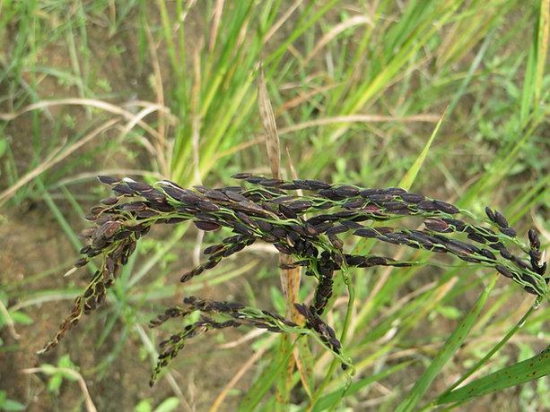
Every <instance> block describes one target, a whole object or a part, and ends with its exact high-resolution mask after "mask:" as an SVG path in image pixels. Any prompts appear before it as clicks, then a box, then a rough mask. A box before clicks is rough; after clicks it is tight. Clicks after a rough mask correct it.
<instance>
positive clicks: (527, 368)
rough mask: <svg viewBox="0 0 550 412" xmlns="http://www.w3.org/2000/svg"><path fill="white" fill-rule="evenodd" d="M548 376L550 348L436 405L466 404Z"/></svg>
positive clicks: (469, 385)
mask: <svg viewBox="0 0 550 412" xmlns="http://www.w3.org/2000/svg"><path fill="white" fill-rule="evenodd" d="M548 375H550V348H547V349H546V350H544V351H543V352H542V353H540V354H538V355H536V356H533V357H532V358H529V359H526V360H524V361H522V362H518V363H516V364H515V365H512V366H508V367H507V368H504V369H500V370H498V371H496V372H494V373H492V374H490V375H487V376H484V377H483V378H480V379H477V380H475V381H473V382H470V383H469V384H467V385H465V386H463V387H461V388H459V389H456V390H454V391H452V392H450V393H448V394H446V395H443V396H441V397H440V398H438V399H437V400H436V404H438V405H441V404H444V403H450V402H464V401H467V400H470V399H473V398H476V397H478V396H483V395H487V394H489V393H492V392H496V391H500V390H503V389H505V388H510V387H512V386H516V385H521V384H523V383H527V382H531V381H534V380H536V379H539V378H542V377H544V376H548Z"/></svg>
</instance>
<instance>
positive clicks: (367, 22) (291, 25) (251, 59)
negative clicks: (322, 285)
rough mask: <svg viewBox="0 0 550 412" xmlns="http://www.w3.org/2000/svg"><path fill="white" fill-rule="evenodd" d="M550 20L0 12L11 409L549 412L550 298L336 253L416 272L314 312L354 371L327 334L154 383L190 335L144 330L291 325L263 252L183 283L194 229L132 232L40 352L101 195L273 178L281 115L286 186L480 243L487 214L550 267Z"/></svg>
mask: <svg viewBox="0 0 550 412" xmlns="http://www.w3.org/2000/svg"><path fill="white" fill-rule="evenodd" d="M549 26H550V1H549V0H533V1H520V0H494V1H479V0H470V1H461V0H443V1H432V0H428V1H415V0H410V1H401V2H394V1H388V0H378V1H369V2H354V1H340V0H320V1H302V0H296V1H282V0H279V1H277V0H266V1H262V2H258V1H253V0H242V1H238V2H236V1H235V2H226V1H223V0H218V1H213V0H212V1H210V0H204V1H196V0H195V1H193V0H191V1H183V0H174V1H167V0H156V1H154V2H152V1H145V0H128V1H126V2H115V1H113V0H89V1H81V0H79V1H73V2H69V1H66V0H41V1H38V0H32V1H25V2H23V1H15V0H14V1H9V0H0V263H1V264H2V269H1V270H0V410H32V411H35V410H36V411H40V410H44V411H52V410H59V411H67V410H88V411H93V410H99V411H110V410H135V411H139V412H145V411H158V412H161V411H171V410H184V411H191V410H197V411H206V410H208V411H231V410H242V411H264V410H266V411H271V410H280V411H286V410H289V411H323V410H335V411H393V410H400V411H416V410H426V411H427V410H448V409H453V408H456V409H457V410H464V411H467V410H488V408H489V409H492V410H503V411H520V410H521V411H538V410H545V409H548V408H550V381H549V380H548V376H547V375H549V374H550V359H549V357H548V351H547V350H548V349H549V345H550V327H549V321H548V319H550V304H549V303H550V302H549V299H548V296H547V297H546V298H545V299H542V302H536V299H535V297H534V296H533V295H530V294H528V293H525V291H524V290H523V289H522V288H521V287H520V286H518V285H517V284H515V283H512V282H511V281H509V279H505V278H504V277H503V276H499V275H498V274H497V272H496V271H494V270H491V269H488V268H487V267H482V266H480V265H475V264H471V263H466V262H463V261H461V260H459V259H453V258H450V257H448V256H445V257H444V258H441V257H439V256H434V255H433V254H429V253H427V252H420V251H416V250H411V249H409V248H405V247H402V246H398V245H374V244H373V243H369V242H366V241H359V242H358V241H357V240H356V239H354V238H353V237H345V236H343V237H342V239H343V240H344V241H345V245H346V247H347V248H349V249H353V250H358V251H361V252H362V253H364V254H368V253H369V252H370V250H371V248H373V247H377V248H379V249H377V250H381V251H383V253H384V254H385V255H386V256H391V257H393V258H395V259H399V260H406V261H415V262H423V264H419V265H415V266H412V267H406V268H391V267H382V268H368V269H356V268H354V269H352V270H350V272H349V274H348V275H349V282H348V281H347V279H344V278H343V277H342V276H338V275H337V276H336V278H335V285H334V297H333V299H332V300H331V301H330V303H329V308H328V309H327V310H326V311H325V313H324V314H323V316H322V317H323V319H324V321H326V322H327V324H328V325H330V326H331V327H332V328H334V330H335V331H336V333H337V334H338V336H339V338H340V339H341V340H342V342H343V351H344V353H345V356H346V357H348V358H349V359H351V361H352V362H353V365H354V368H353V376H352V373H350V370H348V371H347V372H346V371H342V370H341V368H340V367H338V365H339V361H338V359H336V358H335V357H334V355H333V353H331V352H330V351H328V350H327V349H326V348H325V347H323V346H322V345H320V344H319V342H318V341H317V340H315V339H310V338H307V337H300V338H298V337H297V336H296V335H293V334H290V335H277V334H271V333H268V332H265V331H263V332H258V330H254V329H246V328H239V329H236V330H223V331H210V332H208V333H206V334H205V335H202V336H200V337H197V338H195V339H193V340H190V341H189V343H188V345H187V346H186V347H185V348H184V349H183V350H182V351H181V352H180V353H179V355H178V357H177V358H175V359H174V360H173V361H172V362H171V363H170V364H169V366H168V367H167V368H166V370H165V371H164V372H163V373H162V374H161V376H160V377H159V379H158V381H157V382H156V384H155V386H153V387H152V388H150V387H149V385H148V382H149V376H150V373H151V370H152V369H153V368H154V366H155V364H156V358H157V355H158V351H159V348H158V344H159V342H161V341H162V340H164V339H166V338H167V337H169V336H170V334H171V333H176V332H178V331H179V330H181V329H182V327H183V326H181V325H180V326H178V324H177V322H176V323H173V324H172V325H163V326H162V327H160V328H155V329H150V328H149V327H148V323H149V321H150V320H151V319H154V318H155V317H156V316H157V315H158V314H159V313H162V312H163V311H164V309H165V308H167V307H170V306H174V305H179V304H181V301H182V299H183V298H184V297H188V296H191V295H196V296H200V297H202V298H210V299H216V300H224V301H236V302H240V303H243V304H245V305H247V306H251V307H257V308H262V309H266V310H269V311H271V312H276V313H278V314H280V315H285V310H287V309H285V308H286V307H287V305H288V300H289V299H290V298H289V297H288V296H285V294H284V292H283V290H282V287H281V278H280V272H281V269H279V260H278V252H277V250H276V249H274V248H272V247H271V246H269V245H264V244H255V245H253V246H252V247H250V248H249V249H246V250H245V251H243V252H242V253H239V254H238V255H235V256H234V257H232V258H229V259H227V260H226V261H223V262H222V263H221V264H220V265H218V266H216V267H215V268H213V269H212V270H211V271H208V272H207V273H205V274H204V275H202V276H200V277H197V278H195V279H192V280H191V281H190V282H188V283H185V284H181V283H180V282H179V279H180V277H181V275H182V274H183V273H185V272H186V271H188V270H190V269H192V268H193V267H194V266H196V265H197V264H198V263H199V262H202V261H204V260H205V257H204V256H202V254H201V253H200V252H201V250H202V249H204V247H206V246H209V245H212V244H215V243H219V241H220V240H221V239H222V238H223V237H224V236H229V234H228V233H227V232H226V233H225V234H220V233H218V232H216V233H206V234H204V233H203V232H201V231H198V230H197V229H196V228H195V227H194V226H192V225H190V224H188V223H182V224H179V225H173V226H165V227H159V228H158V229H155V230H152V231H151V232H150V233H149V234H148V235H147V236H146V237H144V238H143V239H141V240H140V241H139V242H138V248H137V251H136V253H135V254H134V255H132V257H131V258H130V259H129V262H128V264H127V265H126V266H124V268H123V270H122V272H121V274H120V278H119V281H118V282H117V283H116V284H115V286H114V287H113V288H112V289H111V290H110V291H109V293H108V297H107V301H106V303H105V304H104V305H103V306H101V307H100V308H99V309H98V310H97V311H95V312H94V313H92V314H90V315H89V316H86V317H84V318H83V319H82V320H81V321H80V323H79V325H78V326H77V327H76V328H74V329H72V330H71V331H70V333H68V334H67V336H65V338H64V339H63V340H62V341H61V342H60V344H59V346H58V347H57V348H56V349H55V350H53V351H51V352H48V353H47V354H45V355H40V356H39V355H36V352H37V351H39V350H40V349H41V348H42V347H43V346H44V344H45V343H46V342H47V341H48V340H50V339H51V338H52V337H53V336H54V335H55V333H56V331H57V327H58V325H59V323H60V322H61V321H62V320H63V319H64V318H65V316H66V315H67V314H68V313H69V312H70V310H71V307H72V302H73V301H74V299H75V297H76V296H78V295H79V294H80V293H81V292H82V290H83V289H84V287H85V285H86V284H87V283H88V282H89V280H90V278H91V275H92V274H93V273H94V271H95V268H94V267H91V266H92V265H89V266H90V268H89V269H88V267H86V268H83V269H80V270H79V271H77V272H76V273H74V274H72V275H71V276H67V277H63V274H64V273H66V272H67V271H68V270H69V269H70V268H71V266H72V265H73V263H74V261H75V260H76V259H77V258H78V257H79V254H78V251H79V250H80V249H81V248H82V247H83V245H84V243H83V242H82V240H81V239H79V237H78V234H79V232H80V231H81V230H82V229H83V228H85V227H86V222H85V221H84V220H83V216H84V215H86V213H87V211H88V209H89V208H90V207H92V206H94V205H96V204H97V203H98V202H99V200H100V199H102V198H105V197H107V196H109V193H108V189H107V188H106V187H105V186H104V185H102V184H100V183H99V182H98V181H97V180H96V176H97V175H112V176H118V177H125V176H128V177H131V178H133V179H135V180H140V181H145V182H148V183H150V184H153V183H154V182H156V181H159V180H162V179H170V180H171V181H173V182H176V183H177V184H179V185H181V186H183V187H192V186H194V185H199V184H200V185H205V186H208V187H225V186H231V185H238V184H240V183H241V182H239V181H238V180H234V179H232V178H231V176H232V175H233V174H235V173H239V172H252V173H254V174H259V175H264V176H268V177H270V176H271V174H272V168H271V167H270V160H269V158H268V151H267V150H266V136H271V137H272V134H273V130H271V132H270V131H269V128H268V129H267V130H268V131H267V132H266V127H265V126H266V115H265V110H266V109H265V104H266V102H267V100H266V99H268V100H269V102H270V103H271V106H272V108H273V114H274V120H275V123H276V127H277V131H278V135H279V139H280V144H279V147H280V151H281V164H280V167H279V172H280V174H281V176H282V177H283V178H285V179H292V178H294V177H296V176H297V177H299V178H302V179H321V180H324V181H327V182H333V183H341V184H353V185H358V186H362V187H368V188H375V187H380V188H385V187H395V186H401V187H406V188H407V189H410V190H411V191H412V192H415V193H422V194H424V195H426V196H429V197H431V198H437V199H442V200H445V201H448V202H452V203H454V204H456V205H457V206H458V207H460V208H461V210H466V211H469V212H470V213H471V217H472V218H473V219H475V220H476V221H477V222H478V223H482V224H487V219H486V216H485V211H484V209H485V207H486V206H489V207H491V209H497V210H499V211H500V212H502V213H503V214H504V215H505V216H506V217H507V219H508V221H509V222H510V224H511V225H512V226H514V228H515V229H516V230H517V233H518V237H519V238H520V239H521V241H522V242H524V243H527V231H528V229H530V228H534V229H536V230H537V232H538V233H539V236H540V240H541V250H542V251H544V250H547V249H548V247H549V245H550V191H549V190H548V187H549V184H550V160H549V159H550V127H549V122H548V119H550V93H549V90H550V75H549V74H548V67H550V66H549V63H548V61H549V59H548V54H549V50H548V44H549V38H550V33H549ZM261 73H263V81H260V79H261ZM262 85H265V88H262ZM259 90H260V91H263V93H259ZM259 95H260V97H259ZM262 103H263V106H261V105H260V104H262ZM260 107H261V108H260ZM270 125H271V126H273V123H271V124H270ZM268 141H271V142H272V140H269V139H268ZM272 164H273V162H271V165H272ZM390 246H391V247H390ZM547 276H548V274H547ZM344 280H346V281H344ZM315 283H316V282H315V279H311V278H310V277H305V276H303V277H302V284H301V286H300V288H299V290H295V292H296V297H295V298H296V299H297V301H298V302H301V303H304V302H305V303H309V302H311V299H312V295H313V290H314V287H315ZM350 295H351V296H350ZM195 320H196V319H195ZM472 382H473V383H472ZM470 383H471V384H470ZM457 384H461V385H462V386H464V388H465V389H462V390H461V389H458V390H454V389H455V388H456V387H457ZM468 385H469V386H468Z"/></svg>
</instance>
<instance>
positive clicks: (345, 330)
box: [308, 265, 355, 410]
mask: <svg viewBox="0 0 550 412" xmlns="http://www.w3.org/2000/svg"><path fill="white" fill-rule="evenodd" d="M342 277H343V278H344V283H345V285H346V287H347V289H348V296H349V298H348V305H347V309H346V316H345V318H344V326H343V328H342V334H341V335H340V342H341V343H342V346H343V345H345V342H346V337H347V334H348V329H349V326H350V322H351V314H352V311H353V307H354V303H355V289H354V287H353V284H352V281H351V277H350V276H349V268H348V267H347V266H346V265H343V266H342ZM338 364H341V361H339V359H338V358H334V359H333V361H332V362H331V363H330V366H329V368H328V371H327V373H326V375H325V379H324V380H323V382H322V383H321V385H320V386H319V388H317V390H316V391H315V393H314V394H313V396H312V397H311V401H310V405H309V407H308V410H312V408H313V407H314V406H315V404H316V403H317V401H318V400H319V398H320V396H321V395H322V394H324V393H325V389H326V387H327V386H328V384H329V383H330V382H331V377H332V374H333V373H334V370H335V369H336V366H337V365H338ZM352 368H353V366H352ZM350 375H353V370H352V371H351V373H350ZM346 389H347V386H346V388H345V389H344V391H345V390H346Z"/></svg>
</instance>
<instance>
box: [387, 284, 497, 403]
mask: <svg viewBox="0 0 550 412" xmlns="http://www.w3.org/2000/svg"><path fill="white" fill-rule="evenodd" d="M496 280H497V277H496V276H494V277H493V279H492V280H491V283H490V284H489V285H488V286H487V287H486V288H485V290H484V291H483V293H482V294H481V295H480V297H479V298H478V300H477V302H476V304H475V305H474V307H473V308H472V309H471V310H470V312H469V313H468V315H466V317H464V319H463V320H462V321H461V322H460V324H459V325H458V326H457V327H456V328H455V330H454V331H453V333H452V334H451V336H450V337H449V339H448V340H447V342H445V345H444V346H443V348H441V350H440V351H439V353H438V354H437V355H436V357H435V359H434V360H433V361H432V363H431V364H430V366H428V369H426V371H425V372H424V373H423V374H422V376H421V377H420V379H419V380H418V381H417V383H416V385H414V387H413V388H412V390H411V391H410V393H409V395H408V396H407V398H406V399H405V400H404V401H403V402H402V403H401V404H400V405H399V407H398V408H397V411H398V412H405V411H407V412H408V411H413V410H415V409H416V408H417V405H418V403H419V402H420V400H421V399H422V397H423V396H424V394H425V393H426V392H427V390H428V389H429V387H430V385H431V383H432V382H433V380H434V379H435V377H436V376H437V375H438V374H439V372H440V371H441V369H443V366H445V364H446V363H447V362H448V361H449V359H451V357H452V356H453V355H454V354H455V353H456V352H457V351H458V350H459V349H460V346H461V345H462V344H463V343H464V341H465V340H466V337H467V336H468V333H469V332H470V330H471V329H472V327H473V326H474V324H475V323H476V321H477V319H478V318H479V315H480V314H481V310H482V309H483V307H484V306H485V302H486V301H487V298H488V297H489V293H490V292H491V290H492V289H493V287H494V286H495V283H496Z"/></svg>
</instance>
